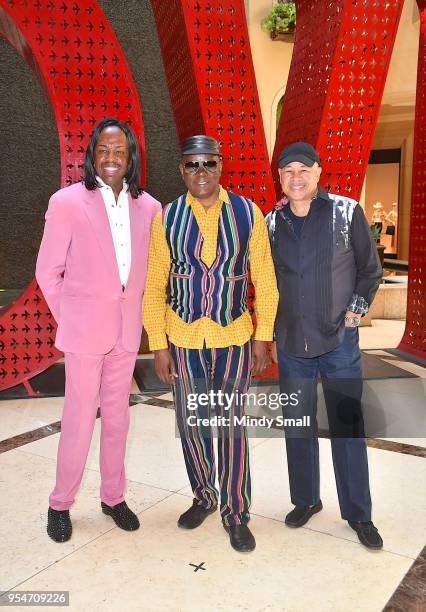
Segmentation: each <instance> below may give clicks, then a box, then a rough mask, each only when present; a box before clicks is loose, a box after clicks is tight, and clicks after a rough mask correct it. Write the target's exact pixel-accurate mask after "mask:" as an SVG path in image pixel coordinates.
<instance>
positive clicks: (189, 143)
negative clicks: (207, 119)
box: [182, 134, 220, 155]
mask: <svg viewBox="0 0 426 612" xmlns="http://www.w3.org/2000/svg"><path fill="white" fill-rule="evenodd" d="M198 153H206V154H208V155H220V149H219V143H218V141H217V140H215V139H214V138H212V137H211V136H205V135H204V134H200V135H198V136H190V137H189V138H187V139H186V140H184V141H183V143H182V155H197V154H198Z"/></svg>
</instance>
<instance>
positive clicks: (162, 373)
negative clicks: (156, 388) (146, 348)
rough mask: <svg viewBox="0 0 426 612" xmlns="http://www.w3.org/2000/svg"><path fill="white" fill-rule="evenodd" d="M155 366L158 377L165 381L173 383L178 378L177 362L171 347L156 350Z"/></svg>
mask: <svg viewBox="0 0 426 612" xmlns="http://www.w3.org/2000/svg"><path fill="white" fill-rule="evenodd" d="M154 367H155V371H156V373H157V376H158V378H159V379H160V380H161V382H163V383H167V384H169V385H173V384H174V382H175V378H177V374H176V368H175V362H174V361H173V357H172V355H171V353H170V351H169V349H160V350H159V351H154Z"/></svg>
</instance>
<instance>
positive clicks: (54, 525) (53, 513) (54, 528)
mask: <svg viewBox="0 0 426 612" xmlns="http://www.w3.org/2000/svg"><path fill="white" fill-rule="evenodd" d="M47 533H48V535H49V536H50V537H51V538H52V540H54V541H55V542H66V541H67V540H69V539H70V537H71V534H72V525H71V519H70V512H69V510H54V509H53V508H50V506H49V510H48V512H47Z"/></svg>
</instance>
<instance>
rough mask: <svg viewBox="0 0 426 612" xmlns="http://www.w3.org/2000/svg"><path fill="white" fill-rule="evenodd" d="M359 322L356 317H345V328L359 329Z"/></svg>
mask: <svg viewBox="0 0 426 612" xmlns="http://www.w3.org/2000/svg"><path fill="white" fill-rule="evenodd" d="M360 322H361V320H360V319H359V318H358V317H345V323H346V324H347V325H346V326H347V327H359V324H360Z"/></svg>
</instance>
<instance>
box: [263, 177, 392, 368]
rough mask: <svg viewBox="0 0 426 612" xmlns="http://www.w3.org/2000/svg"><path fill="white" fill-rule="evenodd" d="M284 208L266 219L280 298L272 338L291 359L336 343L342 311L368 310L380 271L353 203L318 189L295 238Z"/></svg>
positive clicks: (341, 330)
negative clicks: (298, 235)
mask: <svg viewBox="0 0 426 612" xmlns="http://www.w3.org/2000/svg"><path fill="white" fill-rule="evenodd" d="M286 206H289V204H288V203H286V200H284V204H283V203H279V204H278V205H277V206H276V207H275V208H274V209H273V210H272V211H271V213H269V215H268V216H267V218H266V220H267V223H268V228H269V236H270V240H271V249H272V257H273V260H274V264H275V272H276V276H277V283H278V290H279V294H280V301H279V305H278V313H277V318H276V321H275V338H276V340H277V343H278V346H279V347H280V348H282V349H283V350H285V351H286V352H288V353H289V354H291V355H294V356H296V357H316V356H318V355H322V354H324V353H328V352H329V351H332V350H333V349H335V348H336V347H337V346H339V344H340V343H341V342H342V340H343V334H344V318H345V313H346V311H347V310H352V311H353V312H358V313H362V314H365V313H366V312H367V311H368V307H369V305H370V304H371V302H372V301H373V298H374V295H375V293H376V291H377V289H378V286H379V284H380V280H381V278H382V268H381V266H380V260H379V257H378V254H377V248H376V245H375V243H374V241H373V239H372V236H371V232H370V228H369V227H368V224H367V221H366V219H365V215H364V211H363V210H362V208H361V207H360V206H359V204H358V203H357V202H356V201H355V200H351V199H350V198H346V197H344V196H338V195H334V194H327V193H326V192H325V191H324V190H323V189H322V188H319V190H318V195H317V197H316V198H315V199H314V200H313V201H312V202H311V207H310V210H309V213H308V215H307V217H306V219H305V222H304V225H303V228H302V232H301V237H300V239H298V238H297V236H296V234H295V232H294V229H293V226H292V222H291V220H290V219H289V218H288V217H287V216H286Z"/></svg>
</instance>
